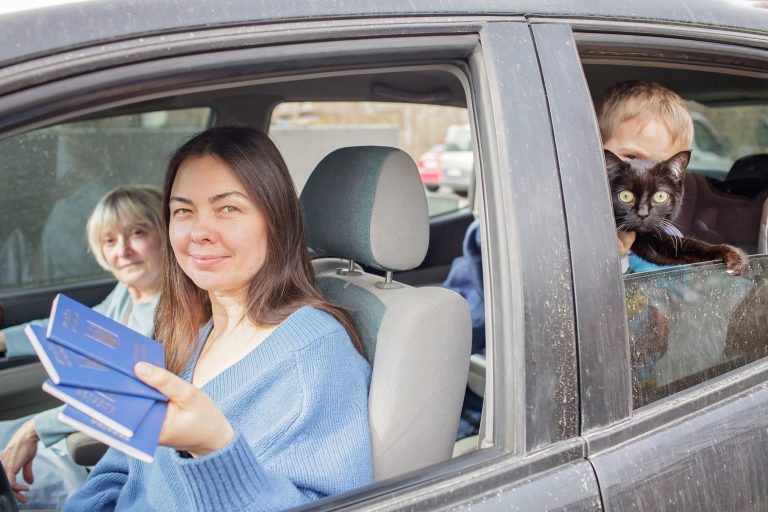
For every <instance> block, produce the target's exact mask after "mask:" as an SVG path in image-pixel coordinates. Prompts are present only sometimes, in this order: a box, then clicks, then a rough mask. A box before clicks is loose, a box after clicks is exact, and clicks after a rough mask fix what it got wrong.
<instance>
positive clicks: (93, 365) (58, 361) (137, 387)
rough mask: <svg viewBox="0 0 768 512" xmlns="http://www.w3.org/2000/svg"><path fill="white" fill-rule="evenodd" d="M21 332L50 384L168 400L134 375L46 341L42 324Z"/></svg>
mask: <svg viewBox="0 0 768 512" xmlns="http://www.w3.org/2000/svg"><path fill="white" fill-rule="evenodd" d="M24 333H25V334H26V335H27V338H29V342H30V343H31V344H32V347H33V348H34V349H35V352H36V353H37V357H39V358H40V362H41V363H42V364H43V367H44V368H45V371H46V372H47V373H48V376H49V377H50V378H51V381H53V383H54V384H60V385H64V386H76V387H81V388H90V389H100V390H103V391H112V392H115V393H123V394H126V395H134V396H140V397H145V398H153V399H155V400H163V401H166V400H168V398H167V397H166V396H165V395H163V394H162V393H160V392H159V391H158V390H156V389H155V388H153V387H151V386H147V385H146V384H144V383H143V382H141V381H140V380H138V379H136V377H129V376H128V375H126V374H124V373H120V372H118V371H115V370H113V369H111V368H109V367H108V366H104V365H103V364H101V363H98V362H96V361H94V360H93V359H89V358H87V357H85V356H84V355H82V354H79V353H77V352H75V351H73V350H70V349H68V348H66V347H65V346H63V345H59V344H57V343H53V342H51V341H49V340H48V339H47V338H46V337H45V327H41V326H37V325H27V326H26V327H25V328H24Z"/></svg>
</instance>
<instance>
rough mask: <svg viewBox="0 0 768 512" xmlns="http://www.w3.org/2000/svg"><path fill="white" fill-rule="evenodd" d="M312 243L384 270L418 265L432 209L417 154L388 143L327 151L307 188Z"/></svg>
mask: <svg viewBox="0 0 768 512" xmlns="http://www.w3.org/2000/svg"><path fill="white" fill-rule="evenodd" d="M301 206H302V210H303V212H304V220H305V223H306V226H307V236H308V239H309V246H310V247H312V249H314V250H315V251H318V252H319V253H320V254H322V255H325V256H334V257H338V258H345V259H350V258H351V259H354V260H355V261H357V262H359V263H362V264H364V265H368V266H371V267H374V268H378V269H380V270H396V271H401V270H409V269H412V268H414V267H417V266H418V265H419V264H420V263H421V262H422V260H423V259H424V255H425V254H426V253H427V245H428V244H429V213H428V211H427V199H426V196H425V194H424V187H423V185H422V183H421V179H420V178H419V172H418V169H417V168H416V164H415V163H414V162H413V159H412V158H411V157H410V156H408V154H406V153H405V152H404V151H401V150H399V149H397V148H391V147H385V146H356V147H348V148H341V149H337V150H336V151H333V152H332V153H330V154H329V155H328V156H326V157H325V158H324V159H323V160H322V161H321V162H320V163H319V164H317V167H315V170H314V171H313V172H312V174H311V175H310V177H309V179H308V180H307V183H306V185H305V186H304V190H303V191H302V193H301Z"/></svg>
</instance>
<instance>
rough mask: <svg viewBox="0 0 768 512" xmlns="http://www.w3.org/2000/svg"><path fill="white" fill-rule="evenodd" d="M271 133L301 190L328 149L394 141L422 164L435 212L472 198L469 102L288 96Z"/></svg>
mask: <svg viewBox="0 0 768 512" xmlns="http://www.w3.org/2000/svg"><path fill="white" fill-rule="evenodd" d="M269 133H270V136H271V137H272V139H273V140H274V141H275V142H276V143H277V145H278V147H279V148H280V151H281V152H282V154H283V156H284V158H285V161H286V163H287V164H288V168H289V169H290V170H291V174H292V175H293V176H294V180H295V181H296V186H297V188H298V191H299V192H300V191H301V189H302V188H303V186H304V183H305V182H306V180H307V178H308V177H309V174H310V173H311V172H312V170H313V169H314V168H315V166H316V165H317V163H318V162H319V161H320V160H321V159H322V158H323V157H324V156H325V155H327V154H328V153H330V152H331V151H333V150H334V149H337V148H339V147H344V146H356V145H380V146H393V147H397V148H400V149H402V150H404V151H405V152H406V153H408V154H409V155H410V156H411V158H413V160H414V162H416V163H417V165H418V168H419V175H420V176H421V180H422V182H423V183H424V187H425V190H426V194H427V203H428V205H429V213H430V215H431V216H434V215H439V214H442V213H447V212H451V211H454V210H457V209H459V208H463V207H464V206H467V205H468V204H469V197H470V193H471V191H472V189H473V188H474V182H475V174H474V151H473V144H472V138H471V131H470V126H469V116H468V113H467V109H466V108H459V107H447V106H437V105H420V104H411V103H387V102H317V101H308V102H286V103H281V104H279V105H278V106H277V107H276V108H275V109H274V110H273V113H272V119H271V123H270V128H269Z"/></svg>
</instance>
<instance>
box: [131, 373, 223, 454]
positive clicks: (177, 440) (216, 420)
mask: <svg viewBox="0 0 768 512" xmlns="http://www.w3.org/2000/svg"><path fill="white" fill-rule="evenodd" d="M134 372H135V373H136V376H137V377H138V378H139V379H140V380H141V381H143V382H144V383H145V384H147V385H149V386H152V387H153V388H155V389H157V390H158V391H160V392H161V393H163V394H164V395H165V396H167V397H168V413H167V415H166V417H165V422H164V423H163V428H162V430H161V431H160V439H159V442H160V444H163V445H165V446H170V447H172V448H176V449H177V450H184V451H187V452H189V453H191V454H193V455H195V456H199V455H204V454H206V453H209V452H212V451H215V450H218V449H219V448H221V447H223V446H224V445H226V444H227V443H228V442H229V441H230V440H231V439H232V437H233V436H234V431H233V430H232V426H231V425H230V424H229V421H227V419H226V417H224V414H223V413H222V412H221V410H220V409H219V408H218V406H217V405H216V404H215V403H214V402H213V400H211V398H210V397H209V396H208V395H206V394H205V393H204V392H203V391H201V390H199V389H197V388H196V387H195V386H193V385H192V384H190V383H189V382H187V381H185V380H184V379H181V378H179V377H177V376H176V375H174V374H173V373H171V372H169V371H167V370H165V369H163V368H160V367H158V366H153V365H151V364H148V363H143V362H142V363H137V364H136V366H135V367H134Z"/></svg>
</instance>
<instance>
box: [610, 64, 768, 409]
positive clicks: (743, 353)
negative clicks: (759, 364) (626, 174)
mask: <svg viewBox="0 0 768 512" xmlns="http://www.w3.org/2000/svg"><path fill="white" fill-rule="evenodd" d="M766 82H768V79H763V80H754V81H751V80H744V81H743V83H738V84H737V85H735V86H734V90H735V91H738V89H739V88H748V87H754V86H756V85H758V84H761V83H762V85H761V87H768V84H766ZM723 94H726V93H723ZM734 94H737V95H738V93H737V92H735V93H734ZM694 96H695V92H694ZM721 99H722V98H721ZM688 100H689V101H688V105H689V109H690V111H691V114H692V116H693V121H694V142H693V148H692V157H691V161H690V163H689V166H688V169H687V171H686V176H685V182H684V183H685V184H684V195H683V206H682V209H681V211H680V213H679V214H678V216H677V217H676V218H675V220H674V222H675V225H676V226H677V227H678V228H679V229H680V230H681V231H682V232H683V234H685V235H686V236H691V237H693V238H697V239H699V240H703V241H705V242H708V243H712V244H719V243H727V244H730V245H735V246H737V247H739V248H741V249H743V250H744V251H745V252H746V253H747V254H749V255H751V256H750V268H749V269H748V270H747V271H746V272H745V273H744V275H742V276H738V277H735V276H731V275H729V274H728V273H727V272H726V271H725V266H724V265H723V264H718V265H715V264H712V263H699V264H693V265H679V266H669V267H665V268H663V269H662V270H653V271H650V272H639V273H633V274H627V275H626V276H625V281H624V285H625V291H626V306H627V316H628V320H629V337H630V340H629V341H630V349H631V360H632V378H633V391H634V405H635V407H640V406H643V405H646V404H649V403H651V402H654V401H656V400H659V399H661V398H664V397H666V396H669V395H671V394H673V393H676V392H678V391H681V390H684V389H687V388H690V387H691V386H694V385H696V384H699V383H702V382H704V381H706V380H708V379H711V378H713V377H716V376H718V375H722V374H723V373H726V372H728V371H730V370H733V369H735V368H738V367H741V366H744V365H745V364H748V363H750V362H752V361H755V360H757V359H760V358H762V357H765V356H766V355H768V330H766V326H767V325H768V284H767V283H768V242H767V241H766V235H767V234H768V227H767V226H766V218H768V155H767V154H766V152H767V151H768V104H766V103H765V102H764V101H763V102H762V103H760V102H754V103H752V104H748V105H746V104H739V105H727V103H728V102H727V101H719V102H713V103H710V104H708V103H707V102H705V101H703V100H701V101H700V100H697V99H695V98H693V99H692V98H688ZM721 103H725V104H726V105H722V104H721Z"/></svg>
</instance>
